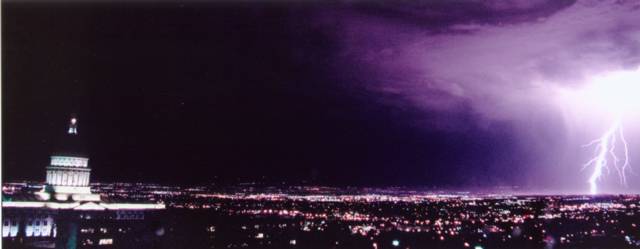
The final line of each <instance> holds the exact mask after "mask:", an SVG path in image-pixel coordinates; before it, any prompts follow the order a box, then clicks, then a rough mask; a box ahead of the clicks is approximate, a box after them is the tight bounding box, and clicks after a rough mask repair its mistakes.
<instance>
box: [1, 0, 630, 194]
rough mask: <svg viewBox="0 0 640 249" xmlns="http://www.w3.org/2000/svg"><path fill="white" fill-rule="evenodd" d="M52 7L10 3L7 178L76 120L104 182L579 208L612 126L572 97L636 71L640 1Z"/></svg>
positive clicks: (38, 157)
mask: <svg viewBox="0 0 640 249" xmlns="http://www.w3.org/2000/svg"><path fill="white" fill-rule="evenodd" d="M49 5H52V6H54V7H60V8H58V9H57V11H58V12H56V11H53V10H51V9H52V8H50V7H51V6H47V4H45V3H41V4H36V3H32V4H18V3H9V4H7V6H6V8H4V6H3V18H4V20H3V25H4V26H6V27H4V28H3V29H4V31H5V33H4V35H3V37H4V38H3V44H4V47H5V48H4V50H5V51H6V56H5V63H3V83H4V84H5V91H3V92H4V96H3V99H4V103H5V104H4V105H3V106H4V109H3V112H4V120H5V123H4V129H5V130H4V134H5V140H4V141H3V144H4V146H3V150H4V151H3V153H4V155H5V156H4V157H3V158H4V160H5V162H4V163H3V165H5V167H4V171H5V173H6V174H4V176H3V178H4V179H5V180H13V179H32V180H37V179H40V178H42V177H40V176H39V175H37V174H39V173H34V172H41V171H42V169H43V167H44V165H45V164H46V160H47V155H48V151H50V148H51V147H52V146H54V145H53V144H54V142H53V141H51V140H52V139H53V137H55V135H56V134H57V133H58V131H59V130H60V128H61V127H62V130H61V132H64V125H65V119H66V118H67V114H66V113H70V112H76V113H78V116H79V120H80V128H79V129H80V132H81V133H82V132H84V131H83V129H84V130H86V132H87V133H86V135H87V140H88V143H89V144H90V150H91V155H92V159H91V160H92V161H91V163H92V167H93V168H94V171H95V172H96V178H97V179H98V180H104V181H113V180H127V181H134V180H138V179H141V180H145V181H152V182H179V183H196V182H207V181H209V180H210V179H212V177H213V176H214V175H215V176H218V177H219V178H235V177H243V178H247V179H260V178H261V177H264V178H265V179H273V180H275V181H279V180H287V181H291V180H298V179H304V180H308V181H310V182H313V183H318V184H329V185H333V184H335V185H385V186H386V185H411V186H429V187H431V186H436V187H443V188H448V187H453V188H483V187H492V186H497V185H518V186H522V187H523V189H524V190H525V191H585V189H586V188H588V184H587V179H588V178H589V173H590V172H589V171H590V170H589V169H585V170H583V171H581V165H582V164H583V163H584V162H586V161H588V160H589V158H590V156H591V154H590V153H591V152H592V151H591V150H590V149H585V148H583V147H582V145H583V144H585V143H588V142H589V141H591V140H592V139H594V138H597V137H598V136H600V133H602V132H603V130H604V129H606V126H607V125H608V123H609V122H611V120H609V119H608V117H606V115H598V113H594V112H590V111H589V110H584V109H579V108H576V106H573V105H567V103H566V102H563V101H562V100H560V99H561V94H562V92H563V91H573V90H575V89H580V88H581V87H584V86H585V84H587V82H589V80H590V78H591V77H593V76H594V75H598V74H604V73H607V72H612V71H628V70H636V69H637V68H638V67H639V66H640V3H638V2H636V1H591V0H585V1H564V0H562V1H555V0H546V1H545V0H511V1H503V0H495V1H493V0H489V1H477V0H468V1H423V2H402V3H397V2H382V1H346V2H335V3H319V2H314V3H295V4H294V3H285V2H274V3H255V4H250V3H237V4H231V3H216V4H212V3H210V4H205V3H197V2H194V3H189V2H187V3H174V2H166V3H163V4H159V6H155V7H152V6H150V5H149V4H148V5H144V4H138V5H133V6H126V5H127V4H124V3H101V4H95V5H88V4H84V5H83V4H78V3H67V4H58V5H56V4H49ZM131 5H132V4H131ZM53 9H55V8H53ZM56 13H60V14H59V15H61V16H60V17H59V16H57V14H56ZM43 23H49V24H48V25H50V26H48V25H44V24H43ZM25 54H26V55H25ZM43 75H46V76H43ZM54 100H55V101H56V102H57V103H52V102H51V101H54ZM634 120H635V122H634ZM637 121H640V119H629V120H626V122H625V129H626V130H625V132H626V137H627V141H628V142H629V148H630V150H631V151H630V155H631V164H632V166H635V164H634V162H635V161H638V162H640V159H636V158H640V157H636V155H640V153H635V152H640V150H638V149H637V148H640V142H636V141H640V129H636V128H635V127H637V125H638V124H640V123H638V122H637ZM29 131H34V132H29ZM25 133H30V134H27V135H24V134H25ZM158 155H162V157H159V156H158ZM178 165H181V166H180V167H179V168H181V169H182V170H181V171H188V172H175V171H176V170H177V168H176V167H178ZM636 168H638V170H639V172H640V163H639V164H638V166H636ZM42 172H43V171H42ZM140 172H145V173H140ZM123 175H124V176H123ZM639 177H640V176H637V175H630V176H629V187H628V188H625V187H621V186H620V185H619V184H618V182H617V179H616V178H615V174H611V176H608V177H605V178H603V183H602V185H603V186H606V187H605V189H607V191H633V192H637V191H638V190H640V184H639V183H636V182H637V181H636V179H638V178H639Z"/></svg>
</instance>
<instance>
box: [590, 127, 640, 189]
mask: <svg viewBox="0 0 640 249" xmlns="http://www.w3.org/2000/svg"><path fill="white" fill-rule="evenodd" d="M616 145H622V158H621V157H619V156H618V155H617V154H616V153H617V152H618V150H619V149H617V148H616ZM583 147H595V156H594V157H593V158H592V159H591V160H589V161H588V162H586V163H585V164H584V165H583V166H582V169H586V168H588V167H593V172H592V173H591V176H590V177H589V189H590V192H591V194H597V193H598V182H599V181H600V180H601V178H602V176H603V171H606V172H607V174H610V173H611V168H613V169H615V171H616V173H617V174H618V178H619V179H620V184H622V185H623V186H625V187H626V186H627V172H631V173H633V171H632V170H631V167H630V166H631V165H630V163H629V147H628V146H627V141H626V140H625V139H624V132H623V128H622V119H621V118H617V119H615V121H614V122H613V123H612V124H611V126H609V129H607V131H605V132H604V134H602V136H600V137H599V138H597V139H595V140H593V141H591V142H589V143H588V144H585V145H584V146H583Z"/></svg>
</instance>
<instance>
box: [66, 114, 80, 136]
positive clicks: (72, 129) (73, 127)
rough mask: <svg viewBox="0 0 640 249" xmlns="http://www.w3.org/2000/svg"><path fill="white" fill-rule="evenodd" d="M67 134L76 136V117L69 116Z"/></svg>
mask: <svg viewBox="0 0 640 249" xmlns="http://www.w3.org/2000/svg"><path fill="white" fill-rule="evenodd" d="M67 133H68V134H71V135H78V119H77V118H76V115H71V119H70V120H69V130H68V131H67Z"/></svg>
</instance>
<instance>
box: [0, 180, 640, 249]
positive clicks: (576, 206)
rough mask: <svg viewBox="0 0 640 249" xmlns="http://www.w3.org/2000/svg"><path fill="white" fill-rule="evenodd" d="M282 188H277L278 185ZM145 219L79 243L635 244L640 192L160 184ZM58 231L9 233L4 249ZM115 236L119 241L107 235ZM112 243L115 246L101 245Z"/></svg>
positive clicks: (100, 228)
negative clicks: (169, 187) (27, 235)
mask: <svg viewBox="0 0 640 249" xmlns="http://www.w3.org/2000/svg"><path fill="white" fill-rule="evenodd" d="M276 192H277V191H276ZM154 193H155V194H156V195H154V196H153V197H151V198H160V199H163V200H164V201H165V202H166V204H167V206H168V207H169V208H168V209H167V210H164V211H161V212H159V213H154V214H151V215H148V216H147V217H145V218H144V220H129V221H127V222H119V223H118V222H97V221H95V220H90V221H83V222H80V223H79V224H78V226H79V230H78V231H79V233H78V238H77V247H78V248H305V249H306V248H373V249H376V248H474V249H480V248H636V247H640V241H638V239H639V238H640V227H638V226H640V215H638V214H639V212H640V197H638V196H628V195H625V196H596V197H591V196H510V195H500V196H497V195H469V194H455V195H442V194H423V193H416V192H397V193H394V192H393V191H390V192H370V191H369V192H365V191H355V192H349V193H346V192H340V193H335V192H332V191H329V192H327V191H321V190H319V189H316V190H314V191H300V192H287V191H285V192H282V191H280V192H278V193H274V192H273V191H272V192H270V193H265V192H260V191H254V192H247V191H239V192H235V193H220V192H218V193H213V192H207V191H195V192H190V193H189V191H187V192H184V191H181V192H167V191H155V192H154ZM48 239H49V240H50V239H51V238H39V239H37V240H36V239H27V240H17V239H9V238H4V239H3V242H4V247H5V248H31V247H35V246H43V245H46V243H45V242H43V241H46V240H48ZM105 239H111V240H105ZM100 241H102V242H104V241H109V242H110V243H109V244H102V245H101V244H100Z"/></svg>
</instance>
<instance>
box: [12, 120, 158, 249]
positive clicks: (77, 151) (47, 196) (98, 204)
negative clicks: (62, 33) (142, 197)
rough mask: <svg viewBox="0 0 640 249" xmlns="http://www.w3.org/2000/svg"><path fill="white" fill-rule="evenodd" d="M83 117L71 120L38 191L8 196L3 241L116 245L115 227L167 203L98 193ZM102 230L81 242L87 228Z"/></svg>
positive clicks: (128, 226)
mask: <svg viewBox="0 0 640 249" xmlns="http://www.w3.org/2000/svg"><path fill="white" fill-rule="evenodd" d="M77 122H78V120H77V119H76V118H75V117H72V118H71V119H70V122H69V129H68V130H67V133H66V134H65V136H64V137H63V139H62V145H61V146H59V147H57V148H56V151H54V153H53V155H52V156H51V161H50V164H49V165H48V166H47V167H46V181H45V184H44V186H43V187H42V188H41V189H40V190H39V191H35V193H32V194H28V195H12V196H4V197H3V201H2V209H3V217H2V218H3V219H2V237H3V242H5V243H13V242H16V239H17V241H19V243H27V246H28V247H36V248H37V247H49V248H50V247H52V246H53V245H55V248H76V247H77V246H80V247H82V246H83V245H85V246H100V245H113V244H115V243H117V241H118V240H117V238H119V237H118V236H119V235H118V234H113V233H111V232H110V231H123V229H125V230H126V229H129V230H130V229H131V227H132V226H136V225H135V223H136V222H137V223H139V221H140V220H143V219H144V217H145V214H148V213H149V212H150V211H153V210H162V209H164V208H165V206H164V204H162V203H140V202H133V201H113V200H109V199H103V198H102V197H101V196H100V194H94V193H92V192H91V187H90V176H91V168H89V157H88V156H87V153H86V152H85V151H84V150H83V149H84V148H85V146H84V145H83V144H82V140H81V138H80V135H79V133H78V127H77ZM96 221H97V222H96ZM130 221H135V222H134V223H131V222H130ZM89 224H91V225H90V226H89V227H86V226H87V225H89ZM91 226H95V227H91ZM96 230H98V231H100V232H99V233H96V234H99V236H96V235H92V237H88V238H86V239H85V240H82V241H79V238H81V237H82V235H83V234H89V233H88V232H87V231H96ZM83 231H84V232H83ZM91 234H94V233H91ZM121 240H123V239H121ZM16 243H17V242H16Z"/></svg>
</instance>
